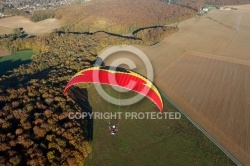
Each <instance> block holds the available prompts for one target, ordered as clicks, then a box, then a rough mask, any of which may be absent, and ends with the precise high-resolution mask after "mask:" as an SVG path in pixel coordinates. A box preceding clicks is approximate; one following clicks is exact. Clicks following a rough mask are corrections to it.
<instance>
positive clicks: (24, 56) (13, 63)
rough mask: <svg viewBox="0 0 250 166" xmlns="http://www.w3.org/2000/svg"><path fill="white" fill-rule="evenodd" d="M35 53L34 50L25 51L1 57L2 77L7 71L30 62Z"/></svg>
mask: <svg viewBox="0 0 250 166" xmlns="http://www.w3.org/2000/svg"><path fill="white" fill-rule="evenodd" d="M34 54H35V52H34V51H32V50H23V51H18V52H15V53H13V54H11V55H9V56H2V57H0V76H1V75H3V74H4V73H5V72H6V71H8V70H12V69H14V68H17V67H18V66H19V65H21V64H27V63H29V62H30V58H31V56H32V55H34Z"/></svg>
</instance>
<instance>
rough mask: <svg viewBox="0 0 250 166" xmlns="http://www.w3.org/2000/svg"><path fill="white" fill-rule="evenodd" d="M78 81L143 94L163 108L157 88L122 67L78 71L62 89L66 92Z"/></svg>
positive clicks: (78, 82)
mask: <svg viewBox="0 0 250 166" xmlns="http://www.w3.org/2000/svg"><path fill="white" fill-rule="evenodd" d="M80 83H100V84H107V85H111V86H118V87H121V88H125V89H129V90H132V91H135V92H137V93H139V94H141V95H144V96H145V97H147V98H148V99H150V100H151V101H152V102H154V103H155V104H156V106H157V107H158V108H159V110H160V111H162V110H163V102H162V98H161V95H160V93H159V91H158V89H157V88H156V87H155V86H154V85H153V84H152V82H151V81H149V80H148V79H146V78H145V77H143V76H142V75H140V74H138V73H135V72H133V71H130V70H126V69H123V68H114V69H112V67H108V66H106V67H91V68H88V69H85V70H82V71H80V72H79V73H77V74H76V75H75V76H73V77H72V78H71V80H70V81H69V82H68V84H67V85H66V87H65V89H64V94H67V91H68V89H69V88H70V87H71V86H72V85H76V84H80Z"/></svg>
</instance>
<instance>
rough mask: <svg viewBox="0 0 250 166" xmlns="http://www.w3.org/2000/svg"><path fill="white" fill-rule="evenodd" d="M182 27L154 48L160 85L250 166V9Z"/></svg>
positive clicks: (151, 52) (150, 52)
mask: <svg viewBox="0 0 250 166" xmlns="http://www.w3.org/2000/svg"><path fill="white" fill-rule="evenodd" d="M237 8H238V10H231V11H225V10H215V9H214V10H212V11H210V12H209V13H208V14H206V15H204V16H201V17H200V16H196V17H194V18H192V19H189V20H186V21H184V22H182V23H180V24H179V28H180V30H179V32H177V33H175V34H173V35H171V36H170V37H168V38H166V39H165V40H163V41H162V42H161V43H159V44H157V45H154V46H151V47H141V46H138V47H139V48H140V49H142V50H143V51H144V52H145V53H146V54H147V55H148V56H149V58H150V59H151V61H152V63H153V66H154V69H155V82H156V84H157V85H158V86H159V87H160V88H161V89H162V90H163V91H164V92H165V93H166V94H167V95H168V96H170V97H171V98H172V99H173V100H174V101H175V102H176V103H177V104H178V105H179V106H180V107H181V108H182V109H183V110H185V111H186V112H187V113H188V114H189V115H190V116H191V117H192V118H194V119H195V120H196V121H197V122H198V123H199V124H200V125H201V126H202V127H203V128H204V129H205V130H207V131H208V132H209V133H210V134H211V135H212V136H213V137H214V138H215V139H217V141H218V142H220V143H221V144H222V145H223V146H224V147H225V148H226V149H228V150H229V151H230V152H231V153H232V154H233V155H234V156H235V157H236V158H237V159H238V160H240V161H241V162H242V163H243V164H244V165H250V141H249V140H250V130H249V128H250V46H249V43H250V21H249V17H250V5H245V6H237Z"/></svg>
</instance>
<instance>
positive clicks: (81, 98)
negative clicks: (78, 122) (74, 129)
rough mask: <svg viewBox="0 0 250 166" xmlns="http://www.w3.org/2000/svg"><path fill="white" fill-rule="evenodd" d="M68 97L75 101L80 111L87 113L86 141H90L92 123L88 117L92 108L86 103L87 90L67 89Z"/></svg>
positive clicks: (91, 138)
mask: <svg viewBox="0 0 250 166" xmlns="http://www.w3.org/2000/svg"><path fill="white" fill-rule="evenodd" d="M69 95H70V96H71V98H73V99H74V100H75V102H76V103H77V105H78V106H79V107H81V109H82V110H84V111H85V113H87V117H86V120H87V126H86V129H87V139H88V141H92V140H93V124H94V121H93V119H92V118H91V117H90V115H92V107H91V106H90V103H89V101H88V97H89V94H88V90H87V89H86V88H79V87H77V86H72V87H70V88H69ZM84 119H85V118H84Z"/></svg>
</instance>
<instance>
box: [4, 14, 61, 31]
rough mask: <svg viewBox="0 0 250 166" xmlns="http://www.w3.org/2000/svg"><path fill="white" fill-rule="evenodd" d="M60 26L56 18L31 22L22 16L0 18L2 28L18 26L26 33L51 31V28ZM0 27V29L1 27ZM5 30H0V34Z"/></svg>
mask: <svg viewBox="0 0 250 166" xmlns="http://www.w3.org/2000/svg"><path fill="white" fill-rule="evenodd" d="M60 26H61V24H60V21H59V20H57V19H46V20H43V21H39V22H36V23H34V22H32V21H30V20H29V19H28V18H25V17H22V16H14V17H7V18H3V19H0V27H1V28H2V29H3V28H5V29H6V28H9V29H13V28H20V27H23V28H24V31H25V32H27V33H28V34H34V35H37V34H43V33H48V32H51V31H52V30H54V29H56V28H59V27H60ZM1 28H0V29H1ZM5 33H6V30H5V31H2V30H0V34H5Z"/></svg>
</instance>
